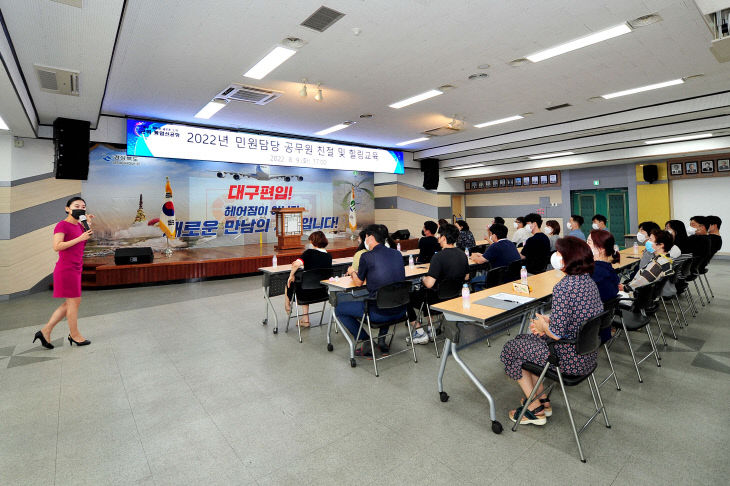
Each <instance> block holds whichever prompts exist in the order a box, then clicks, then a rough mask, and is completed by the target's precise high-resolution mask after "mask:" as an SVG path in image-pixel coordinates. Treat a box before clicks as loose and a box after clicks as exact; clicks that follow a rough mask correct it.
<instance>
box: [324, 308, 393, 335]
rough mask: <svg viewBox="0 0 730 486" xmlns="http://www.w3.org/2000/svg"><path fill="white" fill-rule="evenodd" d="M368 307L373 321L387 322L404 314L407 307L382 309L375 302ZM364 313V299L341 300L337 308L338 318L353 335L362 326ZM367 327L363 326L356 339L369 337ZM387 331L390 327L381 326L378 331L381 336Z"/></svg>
mask: <svg viewBox="0 0 730 486" xmlns="http://www.w3.org/2000/svg"><path fill="white" fill-rule="evenodd" d="M368 307H369V309H370V322H371V323H377V322H387V321H390V320H392V319H394V318H396V317H397V316H398V315H404V313H405V309H403V308H399V309H387V310H381V309H378V308H377V306H375V305H374V304H370V305H369V306H368ZM364 313H365V302H364V301H362V300H351V301H344V302H343V301H339V302H338V303H337V307H336V308H335V315H336V316H337V319H338V320H339V321H340V322H341V323H342V325H343V326H345V328H346V329H347V330H348V331H350V334H352V335H353V336H355V335H356V334H357V330H358V329H359V328H360V319H362V316H363V314H364ZM366 327H367V326H365V327H364V328H363V330H362V331H361V332H360V336H359V337H357V338H356V339H358V340H363V339H369V336H368V333H367V332H366V331H365V329H366ZM387 333H388V327H381V328H380V330H379V331H378V335H379V336H384V335H385V334H387Z"/></svg>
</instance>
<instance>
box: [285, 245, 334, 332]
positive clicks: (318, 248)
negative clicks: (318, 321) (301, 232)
mask: <svg viewBox="0 0 730 486" xmlns="http://www.w3.org/2000/svg"><path fill="white" fill-rule="evenodd" d="M328 244H329V242H328V241H327V237H326V236H325V235H324V233H323V232H321V231H315V232H313V233H312V234H311V235H309V246H310V248H308V249H307V250H304V253H302V256H300V257H299V258H297V259H296V260H294V263H292V264H291V272H289V280H287V281H286V297H287V298H286V299H285V300H284V309H285V310H286V313H287V314H289V313H291V301H292V298H293V297H294V288H293V287H292V284H294V274H295V273H297V270H299V269H300V268H301V269H303V270H305V271H306V270H315V269H318V268H332V255H330V254H329V253H327V250H325V248H326V247H327V245H328ZM311 292H312V291H311V290H310V291H307V290H302V289H299V290H297V295H298V298H299V299H303V298H307V293H311ZM315 292H316V291H315ZM302 313H303V314H304V315H303V316H302V318H301V319H299V325H300V326H301V327H309V315H308V314H309V306H308V305H303V306H302Z"/></svg>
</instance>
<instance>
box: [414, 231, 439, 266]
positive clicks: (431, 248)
mask: <svg viewBox="0 0 730 486" xmlns="http://www.w3.org/2000/svg"><path fill="white" fill-rule="evenodd" d="M438 228H439V227H438V225H437V224H436V223H434V222H433V221H426V222H425V223H423V229H422V230H421V234H422V235H423V236H422V237H421V239H419V240H418V258H417V260H418V263H428V262H430V261H431V257H432V256H433V254H434V253H435V252H437V251H439V250H440V249H441V246H440V245H439V241H438V239H437V238H436V236H435V235H436V231H438Z"/></svg>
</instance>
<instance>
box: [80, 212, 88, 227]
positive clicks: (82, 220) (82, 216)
mask: <svg viewBox="0 0 730 486" xmlns="http://www.w3.org/2000/svg"><path fill="white" fill-rule="evenodd" d="M79 223H81V226H83V227H84V229H85V230H86V231H89V229H90V228H89V223H87V222H86V215H85V214H82V215H81V216H79Z"/></svg>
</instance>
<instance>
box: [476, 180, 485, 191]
mask: <svg viewBox="0 0 730 486" xmlns="http://www.w3.org/2000/svg"><path fill="white" fill-rule="evenodd" d="M477 187H478V188H479V189H484V181H479V182H478V183H477Z"/></svg>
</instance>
